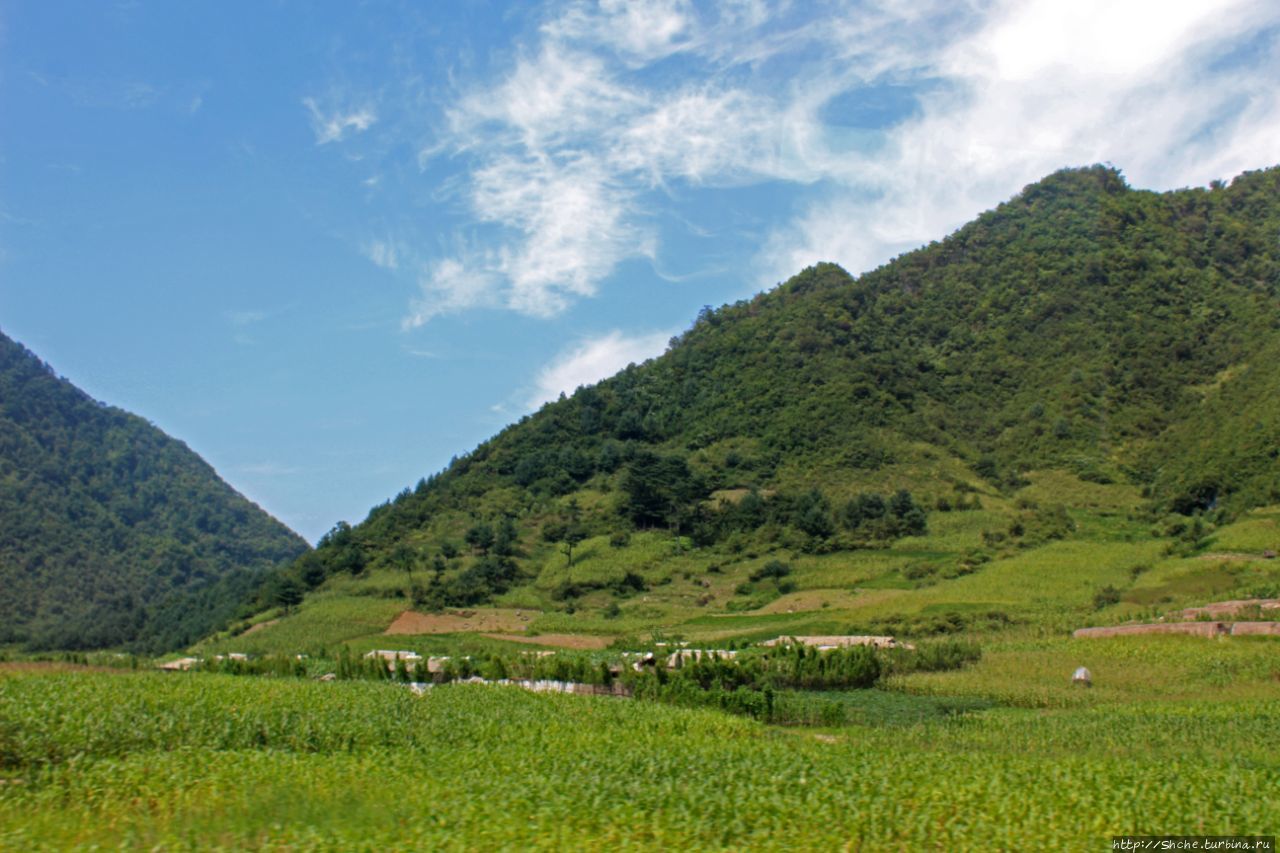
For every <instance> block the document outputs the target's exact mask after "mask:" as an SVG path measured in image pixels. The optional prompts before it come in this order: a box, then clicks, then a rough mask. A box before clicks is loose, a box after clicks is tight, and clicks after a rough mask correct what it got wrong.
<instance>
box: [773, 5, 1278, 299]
mask: <svg viewBox="0 0 1280 853" xmlns="http://www.w3.org/2000/svg"><path fill="white" fill-rule="evenodd" d="M1278 26H1280V9H1278V8H1277V7H1275V6H1274V4H1268V3H1261V2H1231V1H1230V0H1228V2H1219V3H1199V2H1196V3H1190V2H1188V3H1166V2H1130V3H1124V4H1110V3H1102V2H1075V3H1058V2H1054V0H1034V2H1020V3H1004V4H1000V5H998V6H996V7H994V8H993V10H992V11H991V12H990V14H988V15H987V16H986V17H985V18H983V19H982V20H981V22H980V25H979V26H977V27H975V28H974V29H972V31H970V32H968V33H967V34H965V35H963V36H961V37H958V38H956V39H955V40H954V41H953V42H951V43H949V44H948V45H947V46H946V48H945V49H944V50H942V51H941V52H940V53H939V54H938V55H937V56H936V57H934V58H933V59H932V61H931V63H930V65H929V66H928V67H927V68H924V69H922V71H921V73H922V74H927V75H930V76H932V77H934V78H935V79H937V80H941V81H945V85H944V86H942V87H940V88H938V89H936V90H935V91H934V92H933V93H931V94H924V95H922V96H921V97H920V99H919V102H920V105H921V111H920V112H919V113H918V114H917V115H915V116H913V117H912V118H910V119H908V120H906V121H903V122H901V123H899V124H897V125H895V126H893V127H892V128H891V129H890V130H889V132H888V136H887V144H886V145H885V146H884V147H883V148H882V149H881V150H879V151H877V152H875V153H874V154H873V155H859V156H856V157H854V158H853V159H852V161H851V163H850V165H851V166H853V170H852V172H851V175H850V176H849V177H847V178H845V179H843V180H841V181H839V186H840V187H841V191H838V192H831V193H829V194H828V195H827V196H826V197H823V198H818V199H814V200H811V201H810V202H809V203H808V204H807V206H806V207H805V209H804V210H803V211H802V212H801V213H800V214H799V215H798V217H797V218H796V219H795V220H794V221H792V222H791V223H788V224H786V225H784V226H782V227H780V228H778V229H777V231H776V232H775V234H774V235H773V237H772V239H771V240H770V241H769V243H768V245H767V248H766V249H765V250H764V251H763V252H762V256H761V259H760V260H761V265H762V267H763V268H764V269H766V270H767V274H766V275H765V276H764V277H763V278H762V280H761V281H760V283H762V284H763V283H771V282H772V281H776V280H778V279H781V278H784V277H785V276H787V275H789V274H791V273H793V272H795V271H796V270H798V269H800V268H801V267H803V266H805V265H807V264H810V263H813V262H815V261H818V260H836V261H839V262H841V263H843V264H845V265H846V266H848V267H849V268H850V269H852V270H854V271H861V270H864V269H867V268H870V267H873V266H876V265H878V264H880V263H883V262H884V261H886V260H888V259H889V258H890V257H892V256H893V255H894V254H897V253H899V252H901V251H903V250H904V249H908V248H913V247H914V246H916V245H919V244H920V243H921V242H923V241H925V240H927V239H930V238H936V237H939V236H941V235H943V234H946V233H947V232H949V231H950V230H952V229H954V228H955V227H957V226H958V225H960V224H962V223H963V222H964V221H966V220H968V219H969V218H971V217H972V216H973V215H975V214H976V213H978V212H980V211H982V210H984V209H987V208H989V207H991V206H993V205H994V204H995V203H997V202H998V201H1000V200H1001V199H1003V198H1005V197H1007V196H1008V195H1010V194H1011V193H1012V192H1014V191H1016V190H1017V189H1018V188H1019V187H1021V186H1022V185H1024V184H1026V183H1029V182H1031V181H1033V180H1035V179H1037V178H1039V177H1041V176H1043V175H1044V174H1047V173H1048V172H1051V171H1054V170H1056V169H1059V168H1061V167H1063V166H1071V165H1085V164H1089V163H1094V162H1112V163H1115V164H1116V165H1118V166H1121V167H1122V168H1123V169H1124V170H1125V172H1126V174H1127V175H1128V176H1129V178H1130V179H1131V180H1132V181H1134V182H1135V183H1136V184H1138V185H1139V186H1144V187H1150V188H1156V189H1167V188H1173V187H1178V186H1186V185H1192V184H1205V183H1207V182H1208V181H1210V180H1212V179H1214V178H1226V177H1230V176H1232V175H1235V174H1237V173H1239V172H1240V171H1242V170H1244V169H1246V168H1256V167H1259V166H1263V165H1266V164H1268V163H1270V162H1271V161H1273V160H1274V159H1275V152H1276V140H1278V139H1280V90H1277V88H1276V86H1275V68H1276V67H1277V65H1276V60H1277V51H1276V45H1277V37H1276V32H1277V27H1278ZM1250 33H1254V34H1259V35H1261V36H1262V37H1264V38H1266V39H1267V41H1268V43H1269V44H1268V48H1267V50H1266V51H1265V52H1264V54H1263V56H1262V57H1261V58H1255V59H1254V60H1253V61H1251V62H1244V63H1243V64H1237V65H1235V66H1234V67H1229V68H1224V67H1221V63H1223V61H1224V59H1226V58H1228V57H1229V56H1230V54H1231V51H1232V48H1233V46H1235V45H1238V44H1239V43H1240V41H1241V38H1242V37H1243V36H1247V35H1248V34H1250ZM1268 34H1269V35H1268Z"/></svg>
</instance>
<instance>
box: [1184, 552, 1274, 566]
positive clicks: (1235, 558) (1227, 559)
mask: <svg viewBox="0 0 1280 853" xmlns="http://www.w3.org/2000/svg"><path fill="white" fill-rule="evenodd" d="M1200 559H1201V560H1213V561H1215V562H1219V563H1251V562H1253V561H1254V560H1263V559H1266V558H1265V557H1264V556H1263V555H1262V554H1242V553H1240V552H1239V551H1211V552H1209V553H1208V554H1201V555H1200Z"/></svg>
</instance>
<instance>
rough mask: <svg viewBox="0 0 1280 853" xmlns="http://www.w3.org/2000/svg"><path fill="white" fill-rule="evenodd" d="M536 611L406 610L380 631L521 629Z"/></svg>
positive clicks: (526, 625)
mask: <svg viewBox="0 0 1280 853" xmlns="http://www.w3.org/2000/svg"><path fill="white" fill-rule="evenodd" d="M538 615H539V611H537V610H500V609H497V608H477V609H476V610H449V611H446V612H444V613H418V612H417V611H414V610H406V611H405V612H403V613H401V614H400V615H399V616H397V617H396V619H395V621H394V622H392V623H391V625H390V626H388V628H387V630H386V631H383V633H384V634H465V633H471V632H474V633H481V632H484V631H524V630H526V629H528V627H529V622H530V621H532V620H533V619H534V618H535V617H537V616H538Z"/></svg>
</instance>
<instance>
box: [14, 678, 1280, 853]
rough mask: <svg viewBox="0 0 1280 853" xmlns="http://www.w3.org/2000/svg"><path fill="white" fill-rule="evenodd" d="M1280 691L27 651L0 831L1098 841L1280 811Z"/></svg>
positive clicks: (900, 843)
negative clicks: (811, 686) (147, 666)
mask: <svg viewBox="0 0 1280 853" xmlns="http://www.w3.org/2000/svg"><path fill="white" fill-rule="evenodd" d="M1105 698H1106V697H1104V699H1105ZM1274 700H1275V697H1274V695H1272V696H1271V698H1270V699H1263V698H1253V699H1241V700H1240V701H1236V702H1232V703H1230V704H1225V703H1222V702H1216V701H1205V700H1193V701H1184V702H1177V701H1170V702H1161V703H1155V704H1152V703H1140V704H1132V703H1119V704H1108V703H1106V702H1100V703H1099V704H1097V705H1095V706H1094V707H1088V708H1074V709H1058V710H1046V709H1038V710H1035V709H1022V708H997V707H987V708H984V707H983V706H982V705H981V704H980V703H979V704H977V705H975V704H973V703H970V705H969V706H967V707H966V706H964V705H958V706H954V707H951V708H947V709H945V710H947V711H948V712H947V713H932V712H931V713H917V711H918V708H917V707H916V706H915V705H912V709H914V710H912V709H908V710H911V713H908V714H905V716H904V711H903V707H902V703H903V701H905V700H903V699H898V700H892V699H889V700H878V704H877V703H871V704H868V703H866V702H863V703H861V707H862V713H861V716H860V717H859V716H858V715H853V716H854V718H861V719H865V720H866V721H868V722H869V724H858V723H853V724H849V725H844V726H841V727H839V728H835V729H830V728H828V729H824V730H822V731H820V732H816V733H815V732H814V731H813V730H806V729H795V730H782V729H777V728H769V727H766V726H763V725H760V724H758V723H755V722H752V721H749V720H745V719H741V718H735V717H729V716H726V715H723V714H720V713H717V712H712V711H696V710H686V709H680V708H672V707H667V706H661V705H653V704H649V703H644V702H636V701H628V700H622V699H608V698H593V697H573V696H560V695H537V694H530V693H526V692H524V691H521V690H519V689H515V688H507V687H488V686H471V685H458V686H448V687H441V688H437V689H435V690H432V691H429V692H428V693H427V694H426V695H425V696H422V697H417V696H415V695H414V694H412V693H411V692H410V691H408V690H405V689H404V688H402V687H398V686H395V685H391V684H382V683H373V682H337V683H332V684H316V683H311V682H306V681H297V680H292V679H279V680H274V679H258V678H235V677H231V676H217V675H208V674H199V675H180V676H164V675H157V674H118V675H117V674H98V673H87V672H82V673H54V674H41V673H31V672H24V673H17V674H12V673H11V674H6V675H4V676H0V768H3V769H2V770H0V777H2V778H3V779H4V782H5V784H4V785H2V786H0V847H3V848H5V849H13V850H38V849H68V848H76V847H81V848H88V847H94V846H97V847H99V848H101V847H107V848H113V847H127V848H130V849H138V848H151V847H156V846H160V847H166V848H169V847H177V848H185V847H200V848H207V847H223V848H229V849H240V848H251V849H252V848H258V849H281V848H286V847H287V848H290V849H362V850H391V849H498V848H511V849H516V848H519V849H530V848H533V849H602V848H614V847H623V848H625V847H644V848H663V849H747V848H750V849H814V850H819V849H844V848H846V847H849V848H853V849H863V850H897V849H951V850H955V849H974V848H985V849H1027V848H1028V847H1036V846H1039V847H1043V846H1044V845H1046V844H1047V845H1048V847H1049V848H1052V849H1064V850H1089V849H1092V850H1097V849H1104V848H1105V846H1106V843H1107V839H1108V838H1109V836H1111V835H1112V834H1118V833H1144V832H1145V833H1161V834H1167V833H1211V834H1260V833H1264V832H1274V829H1275V827H1276V824H1277V820H1278V819H1280V785H1277V780H1278V779H1280V756H1277V754H1276V753H1275V750H1274V748H1273V746H1274V740H1275V734H1276V732H1277V731H1280V704H1278V703H1277V702H1275V701H1274ZM855 701H856V700H855ZM908 704H910V703H908ZM873 706H874V707H873ZM935 710H936V709H935ZM913 715H914V717H915V718H916V719H911V718H910V717H912V716H913ZM886 721H892V724H877V723H878V722H886Z"/></svg>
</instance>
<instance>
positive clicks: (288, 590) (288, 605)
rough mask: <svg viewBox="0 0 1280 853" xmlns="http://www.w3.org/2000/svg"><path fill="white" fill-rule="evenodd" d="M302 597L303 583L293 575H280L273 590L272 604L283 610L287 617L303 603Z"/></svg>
mask: <svg viewBox="0 0 1280 853" xmlns="http://www.w3.org/2000/svg"><path fill="white" fill-rule="evenodd" d="M302 597H303V588H302V583H301V582H300V581H298V579H297V578H295V577H294V576H293V575H280V577H279V578H278V579H277V580H276V582H275V586H274V588H273V589H272V590H271V603H272V604H275V605H276V606H278V607H281V608H283V609H284V612H285V614H286V615H287V614H288V613H289V611H290V610H292V609H293V608H294V607H297V606H298V605H299V604H301V603H302Z"/></svg>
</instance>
